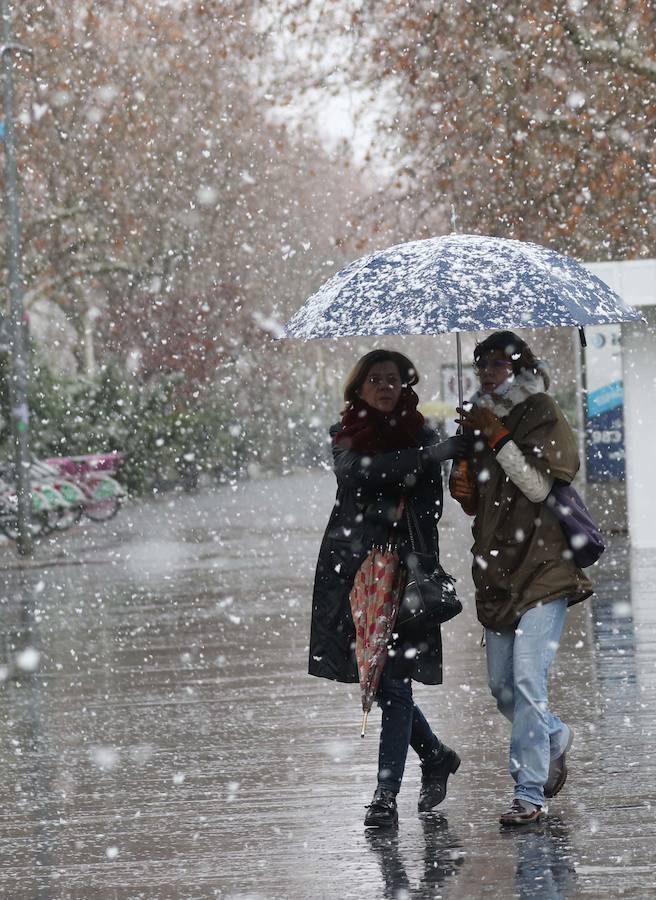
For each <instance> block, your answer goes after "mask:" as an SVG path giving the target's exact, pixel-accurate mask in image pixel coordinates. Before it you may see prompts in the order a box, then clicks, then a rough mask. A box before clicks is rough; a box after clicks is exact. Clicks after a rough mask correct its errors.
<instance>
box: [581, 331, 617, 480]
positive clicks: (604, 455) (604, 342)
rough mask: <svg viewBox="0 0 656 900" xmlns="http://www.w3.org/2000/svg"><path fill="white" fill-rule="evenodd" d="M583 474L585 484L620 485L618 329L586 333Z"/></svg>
mask: <svg viewBox="0 0 656 900" xmlns="http://www.w3.org/2000/svg"><path fill="white" fill-rule="evenodd" d="M585 368H586V381H587V387H588V401H587V417H586V428H585V437H586V441H585V443H586V472H587V480H588V481H624V475H625V469H624V385H623V382H622V345H621V330H620V326H619V325H602V326H594V327H593V328H590V329H588V346H587V347H586V352H585Z"/></svg>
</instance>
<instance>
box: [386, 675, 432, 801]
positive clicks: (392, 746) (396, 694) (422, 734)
mask: <svg viewBox="0 0 656 900" xmlns="http://www.w3.org/2000/svg"><path fill="white" fill-rule="evenodd" d="M376 700H377V702H378V705H379V706H380V708H381V709H382V711H383V720H382V728H381V732H380V745H379V748H378V784H379V786H380V787H383V788H385V790H388V791H393V792H394V793H395V794H398V792H399V790H400V789H401V780H402V779H403V771H404V769H405V760H406V757H407V755H408V747H412V749H413V750H414V751H415V753H417V755H418V756H419V759H420V760H421V762H422V763H427V762H429V761H431V762H432V761H435V762H439V760H440V756H441V754H442V751H443V750H445V749H446V748H445V747H444V744H442V742H441V741H440V739H439V738H438V737H437V736H436V735H435V734H433V732H432V730H431V727H430V725H429V724H428V722H427V721H426V719H425V718H424V714H423V713H422V711H421V710H420V709H419V707H418V706H417V705H416V704H415V702H414V701H413V699H412V682H411V680H410V679H409V678H404V679H400V678H392V677H391V676H390V675H388V674H386V672H385V671H383V675H382V678H381V680H380V687H379V689H378V694H377V695H376Z"/></svg>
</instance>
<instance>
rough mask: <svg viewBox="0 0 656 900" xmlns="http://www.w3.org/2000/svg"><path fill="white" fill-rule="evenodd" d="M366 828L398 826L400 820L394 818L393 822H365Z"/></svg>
mask: <svg viewBox="0 0 656 900" xmlns="http://www.w3.org/2000/svg"><path fill="white" fill-rule="evenodd" d="M364 827H365V828H398V827H399V820H398V818H396V819H394V821H393V822H365V823H364Z"/></svg>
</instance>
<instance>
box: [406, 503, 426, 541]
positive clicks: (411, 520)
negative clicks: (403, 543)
mask: <svg viewBox="0 0 656 900" xmlns="http://www.w3.org/2000/svg"><path fill="white" fill-rule="evenodd" d="M405 517H406V521H407V523H408V536H409V538H410V547H411V549H412V552H413V553H416V552H417V542H416V541H415V529H416V534H417V538H418V541H419V544H420V545H421V549H420V551H419V552H420V553H426V552H427V551H426V548H425V544H424V538H423V535H422V533H421V528H420V527H419V522H418V521H417V513H416V512H415V510H414V508H413V506H412V504H411V503H410V502H409V501H406V504H405Z"/></svg>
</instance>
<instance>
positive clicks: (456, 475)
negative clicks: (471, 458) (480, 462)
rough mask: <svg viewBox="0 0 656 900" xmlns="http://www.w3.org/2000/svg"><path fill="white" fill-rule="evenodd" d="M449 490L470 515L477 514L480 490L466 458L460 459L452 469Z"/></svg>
mask: <svg viewBox="0 0 656 900" xmlns="http://www.w3.org/2000/svg"><path fill="white" fill-rule="evenodd" d="M449 492H450V494H451V496H452V497H453V499H454V500H457V501H458V503H459V504H460V505H461V506H462V508H463V510H464V511H465V512H466V513H467V514H468V515H470V516H473V515H475V514H476V508H477V506H478V490H477V488H476V482H475V481H474V477H473V475H472V473H471V472H470V470H469V465H468V464H467V462H466V461H465V460H460V461H459V462H458V463H457V464H456V465H455V466H454V467H453V470H452V471H451V477H450V478H449Z"/></svg>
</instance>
